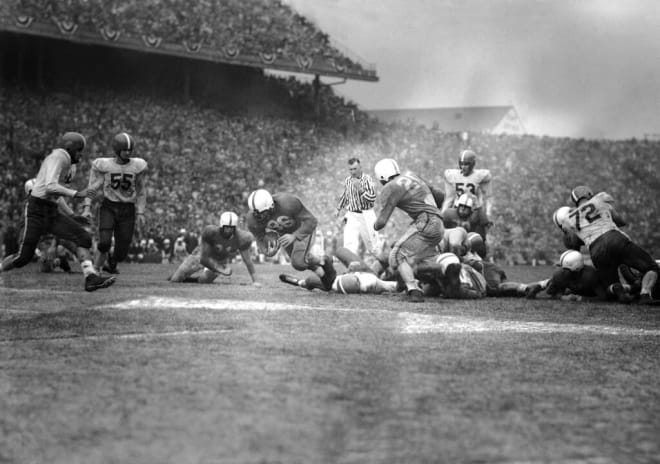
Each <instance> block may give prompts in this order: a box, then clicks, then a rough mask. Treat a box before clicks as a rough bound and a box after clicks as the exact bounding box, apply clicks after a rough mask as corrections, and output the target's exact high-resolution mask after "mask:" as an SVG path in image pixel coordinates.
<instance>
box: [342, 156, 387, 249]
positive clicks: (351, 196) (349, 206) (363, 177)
mask: <svg viewBox="0 0 660 464" xmlns="http://www.w3.org/2000/svg"><path fill="white" fill-rule="evenodd" d="M348 171H349V172H350V176H348V177H347V178H346V180H345V181H344V193H343V194H342V195H341V198H340V199H339V204H338V205H337V212H336V213H335V216H336V217H339V216H340V215H341V214H342V211H344V210H346V215H345V217H344V220H345V225H344V247H345V248H348V249H349V250H351V251H352V252H353V253H355V254H356V255H358V249H359V247H360V238H361V239H362V241H363V242H364V247H365V250H367V251H368V252H369V253H372V254H374V255H377V254H378V235H377V232H376V230H375V229H374V223H375V222H376V213H375V211H374V201H376V188H375V185H374V180H373V179H372V178H371V176H369V175H368V174H364V173H363V172H362V166H361V165H360V160H359V159H357V158H351V159H349V160H348Z"/></svg>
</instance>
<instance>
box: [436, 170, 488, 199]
mask: <svg viewBox="0 0 660 464" xmlns="http://www.w3.org/2000/svg"><path fill="white" fill-rule="evenodd" d="M491 179H492V175H491V174H490V170H488V169H474V170H473V171H472V172H471V173H470V175H468V176H464V175H463V174H461V170H460V169H447V170H445V195H447V197H449V195H452V196H453V198H454V203H453V206H454V207H455V206H456V202H457V201H458V197H460V196H461V194H462V193H465V192H470V193H472V194H473V195H475V196H476V197H477V204H476V205H475V207H476V208H479V207H481V206H483V202H484V199H483V194H484V186H485V185H486V184H488V183H490V181H491Z"/></svg>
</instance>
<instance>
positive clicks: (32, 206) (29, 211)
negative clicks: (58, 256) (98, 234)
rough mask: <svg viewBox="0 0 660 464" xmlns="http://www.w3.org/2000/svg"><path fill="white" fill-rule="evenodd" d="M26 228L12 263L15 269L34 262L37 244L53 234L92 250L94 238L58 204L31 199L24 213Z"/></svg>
mask: <svg viewBox="0 0 660 464" xmlns="http://www.w3.org/2000/svg"><path fill="white" fill-rule="evenodd" d="M23 219H24V227H23V233H22V235H21V237H20V247H19V250H18V254H17V255H16V258H14V261H13V262H12V264H13V266H14V267H22V266H25V265H26V264H27V263H29V262H30V260H32V257H33V256H34V251H35V250H36V248H37V244H38V243H39V240H40V239H41V236H42V235H44V234H53V235H55V236H56V237H58V238H60V239H63V240H69V241H71V242H73V243H74V244H75V245H76V246H77V247H82V248H91V246H92V237H91V235H90V234H89V232H87V231H86V230H85V229H84V228H83V226H81V225H80V224H79V223H77V222H76V221H75V220H73V219H72V218H71V217H70V216H67V215H65V214H62V213H61V212H60V211H59V210H58V209H57V204H56V203H54V202H52V201H48V200H42V199H40V198H35V197H32V196H31V197H30V198H29V199H28V201H27V204H26V205H25V210H24V212H23Z"/></svg>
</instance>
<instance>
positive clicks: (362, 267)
mask: <svg viewBox="0 0 660 464" xmlns="http://www.w3.org/2000/svg"><path fill="white" fill-rule="evenodd" d="M336 256H337V258H338V259H339V260H340V261H341V262H342V264H344V266H346V268H347V270H348V271H347V272H346V273H345V274H340V275H337V277H336V278H335V280H334V281H333V282H332V288H331V290H332V291H333V292H337V293H345V294H359V293H370V294H380V293H398V292H401V291H403V290H404V289H405V285H403V282H397V281H395V280H382V279H380V278H379V277H378V276H377V275H376V274H375V273H374V271H373V270H372V269H370V268H369V266H368V265H367V264H366V263H365V262H364V261H362V260H360V258H359V256H357V255H356V254H355V253H353V252H352V251H351V250H349V249H348V248H339V249H338V250H337V254H336ZM280 280H281V281H282V282H284V283H286V284H289V285H294V286H297V287H302V288H305V289H307V290H314V289H320V290H325V287H324V285H323V282H321V279H319V278H318V276H317V275H316V274H312V275H310V276H308V277H306V278H304V279H300V278H298V277H296V276H294V275H291V274H280Z"/></svg>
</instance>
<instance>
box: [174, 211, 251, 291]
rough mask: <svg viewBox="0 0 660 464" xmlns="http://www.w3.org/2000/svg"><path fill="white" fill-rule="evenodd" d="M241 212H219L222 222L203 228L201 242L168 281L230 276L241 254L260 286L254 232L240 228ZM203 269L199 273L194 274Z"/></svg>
mask: <svg viewBox="0 0 660 464" xmlns="http://www.w3.org/2000/svg"><path fill="white" fill-rule="evenodd" d="M237 226H238V215H237V214H236V213H234V212H233V211H225V212H224V213H222V214H221V215H220V225H219V226H215V225H208V226H206V227H204V230H203V231H202V243H201V244H200V245H199V246H197V247H196V248H195V249H194V250H193V252H192V253H191V254H190V255H188V256H187V257H186V258H185V259H184V260H183V262H182V263H181V264H180V265H179V267H178V268H177V269H176V271H174V274H172V275H171V276H170V277H168V279H167V280H169V281H171V282H194V283H200V284H210V283H212V282H213V281H214V280H215V279H216V278H217V277H218V276H219V275H224V276H230V275H231V274H232V269H231V267H230V266H229V263H230V262H231V260H232V259H233V258H234V257H235V256H236V254H237V253H240V255H241V259H242V260H243V263H245V268H246V269H247V271H248V273H249V274H250V278H251V279H252V284H253V285H254V286H255V287H261V283H260V282H258V280H257V274H256V271H255V268H254V264H253V263H252V257H251V256H250V248H251V247H252V242H254V237H253V235H252V234H251V233H250V232H248V231H245V230H241V229H238V228H237ZM199 271H201V274H200V275H197V276H195V275H194V274H196V273H197V272H199Z"/></svg>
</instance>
